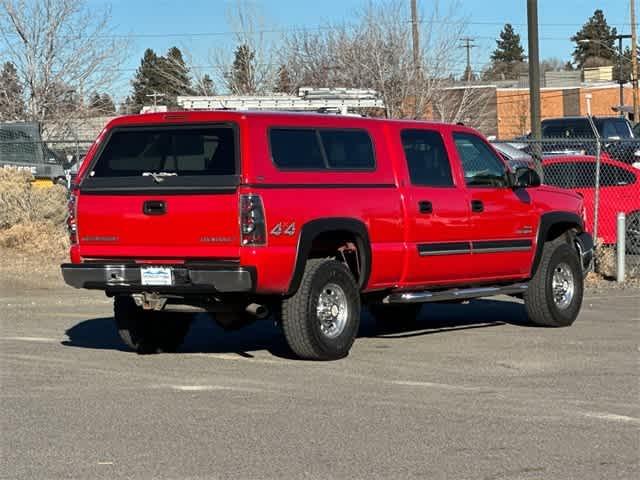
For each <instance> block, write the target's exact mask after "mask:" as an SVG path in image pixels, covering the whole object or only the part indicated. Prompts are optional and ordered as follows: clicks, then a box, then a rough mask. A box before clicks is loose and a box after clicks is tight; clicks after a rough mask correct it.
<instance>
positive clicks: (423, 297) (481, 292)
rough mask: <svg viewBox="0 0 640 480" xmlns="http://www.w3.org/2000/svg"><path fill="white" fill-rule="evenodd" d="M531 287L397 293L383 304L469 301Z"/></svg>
mask: <svg viewBox="0 0 640 480" xmlns="http://www.w3.org/2000/svg"><path fill="white" fill-rule="evenodd" d="M528 287H529V285H528V284H526V283H514V284H511V285H502V286H497V287H476V288H452V289H450V290H437V291H434V292H432V291H428V290H425V291H422V292H397V293H392V294H390V295H388V296H386V297H385V298H384V299H383V300H382V303H425V302H443V301H447V300H467V299H470V298H478V297H489V296H492V295H514V294H518V293H520V294H521V293H524V292H525V291H526V290H527V288H528Z"/></svg>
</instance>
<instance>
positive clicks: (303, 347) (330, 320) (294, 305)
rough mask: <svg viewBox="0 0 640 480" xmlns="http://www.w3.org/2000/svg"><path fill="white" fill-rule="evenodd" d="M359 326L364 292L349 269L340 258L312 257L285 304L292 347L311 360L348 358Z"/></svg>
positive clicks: (285, 322) (284, 325)
mask: <svg viewBox="0 0 640 480" xmlns="http://www.w3.org/2000/svg"><path fill="white" fill-rule="evenodd" d="M359 325H360V293H359V291H358V286H357V284H356V281H355V279H354V278H353V275H352V274H351V272H350V271H349V269H348V268H347V267H346V266H345V265H344V264H342V263H340V262H337V261H336V260H331V259H312V260H309V261H308V262H307V264H306V267H305V270H304V275H303V276H302V281H301V283H300V287H299V288H298V291H297V292H296V293H295V294H294V295H293V296H292V297H290V298H288V299H286V300H284V301H283V304H282V328H283V330H284V334H285V337H286V339H287V343H288V344H289V347H290V348H291V350H293V352H294V353H295V354H296V355H298V356H299V357H301V358H306V359H311V360H335V359H338V358H342V357H346V356H347V355H348V354H349V350H350V349H351V345H353V342H354V340H355V338H356V334H357V333H358V327H359Z"/></svg>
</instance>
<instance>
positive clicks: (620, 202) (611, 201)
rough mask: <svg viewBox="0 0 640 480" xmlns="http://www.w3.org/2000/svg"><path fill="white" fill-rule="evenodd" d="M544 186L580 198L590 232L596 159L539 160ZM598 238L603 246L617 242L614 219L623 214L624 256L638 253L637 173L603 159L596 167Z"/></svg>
mask: <svg viewBox="0 0 640 480" xmlns="http://www.w3.org/2000/svg"><path fill="white" fill-rule="evenodd" d="M542 168H543V171H544V183H546V184H547V185H553V186H556V187H561V188H567V189H571V190H574V191H576V192H578V193H580V194H581V195H582V196H583V197H584V205H585V208H586V211H587V223H586V228H587V231H589V232H591V233H593V222H594V218H595V215H594V207H595V184H596V158H595V157H593V156H589V155H570V156H554V157H546V158H544V159H543V167H542ZM599 202H600V208H599V210H598V238H599V239H600V240H601V241H602V242H603V243H605V244H614V243H616V240H617V234H616V217H617V215H618V212H624V213H625V215H626V216H627V220H626V247H627V252H628V253H633V254H640V170H639V169H637V168H635V167H633V166H631V165H628V164H626V163H622V162H618V161H617V160H613V159H611V158H610V157H608V156H607V157H604V158H603V159H602V161H601V167H600V200H599Z"/></svg>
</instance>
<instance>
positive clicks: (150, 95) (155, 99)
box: [145, 91, 164, 107]
mask: <svg viewBox="0 0 640 480" xmlns="http://www.w3.org/2000/svg"><path fill="white" fill-rule="evenodd" d="M145 97H152V98H153V106H154V107H157V106H158V97H164V93H158V92H155V91H154V92H153V93H148V94H146V95H145Z"/></svg>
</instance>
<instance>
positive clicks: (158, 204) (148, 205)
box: [142, 200, 167, 215]
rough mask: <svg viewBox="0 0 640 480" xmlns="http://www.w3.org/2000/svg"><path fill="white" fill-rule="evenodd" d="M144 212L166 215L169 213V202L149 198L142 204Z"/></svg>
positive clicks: (146, 213)
mask: <svg viewBox="0 0 640 480" xmlns="http://www.w3.org/2000/svg"><path fill="white" fill-rule="evenodd" d="M142 213H144V214H145V215H164V214H165V213H167V204H166V203H165V202H164V201H163V200H147V201H146V202H144V203H143V204H142Z"/></svg>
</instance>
